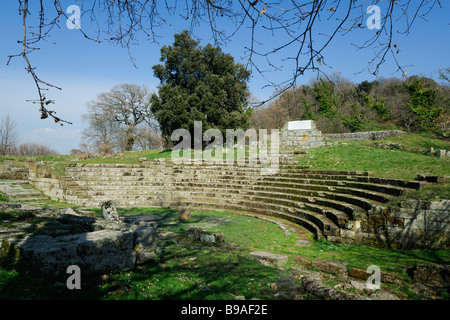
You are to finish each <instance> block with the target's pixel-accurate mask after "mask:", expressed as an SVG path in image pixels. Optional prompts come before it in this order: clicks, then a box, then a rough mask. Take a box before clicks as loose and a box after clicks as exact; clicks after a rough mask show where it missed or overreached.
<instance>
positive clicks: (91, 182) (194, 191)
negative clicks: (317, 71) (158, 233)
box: [66, 161, 421, 241]
mask: <svg viewBox="0 0 450 320" xmlns="http://www.w3.org/2000/svg"><path fill="white" fill-rule="evenodd" d="M263 169H264V167H263V166H248V165H227V164H225V165H214V164H209V165H205V164H201V165H177V164H173V163H172V162H171V161H165V162H163V161H161V162H152V163H149V164H145V165H116V164H101V165H98V164H96V165H94V164H84V165H81V164H79V165H73V166H71V167H68V168H67V169H66V173H67V175H68V177H67V178H66V179H68V180H72V181H71V182H70V183H69V184H67V189H66V192H67V193H68V194H70V193H71V188H72V189H73V187H74V183H75V184H76V185H77V186H78V187H77V188H79V190H78V191H77V192H72V195H73V197H72V202H74V203H77V204H80V205H91V206H99V205H101V203H103V202H104V201H107V200H114V201H115V202H116V205H118V206H176V205H188V206H191V207H192V208H197V209H218V210H229V211H242V212H252V213H256V214H263V215H270V216H276V217H280V218H283V219H286V220H290V221H292V222H295V223H297V224H299V225H301V226H303V227H305V228H306V229H308V230H310V231H311V232H312V233H313V234H314V235H315V236H316V237H317V238H325V239H327V240H329V241H339V238H340V237H341V235H342V234H343V233H344V232H345V231H352V230H353V231H354V230H357V229H358V228H359V225H360V222H361V221H363V220H364V219H366V218H367V211H368V210H370V209H371V208H372V207H373V206H383V204H384V203H386V202H388V201H390V200H391V199H392V198H393V197H396V196H399V195H401V194H402V193H403V192H404V191H405V190H407V189H418V188H420V186H421V183H420V182H418V181H404V180H396V179H380V178H374V177H370V176H369V175H368V173H367V172H355V171H330V170H311V169H309V168H307V167H305V166H300V165H295V164H280V165H279V168H278V170H277V171H276V173H273V174H267V172H265V171H264V170H263ZM70 186H71V187H70ZM73 190H74V189H73ZM69 200H70V199H69Z"/></svg>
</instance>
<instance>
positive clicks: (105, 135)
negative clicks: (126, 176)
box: [81, 31, 450, 153]
mask: <svg viewBox="0 0 450 320" xmlns="http://www.w3.org/2000/svg"><path fill="white" fill-rule="evenodd" d="M174 38H175V39H174V43H173V44H172V45H171V46H163V47H162V48H161V56H160V63H159V64H156V65H154V66H153V72H154V76H155V77H156V78H158V79H159V80H160V84H159V86H158V87H157V92H150V91H149V90H148V89H147V88H146V87H144V86H138V85H134V84H122V85H118V86H115V87H114V88H113V89H112V90H111V91H110V92H106V93H101V94H99V95H98V97H97V99H96V100H94V101H91V102H89V103H88V114H86V115H84V118H85V120H86V121H87V123H88V127H87V128H86V129H85V130H84V132H83V136H84V139H85V144H83V147H82V148H81V149H82V150H84V151H86V150H87V151H93V152H102V153H107V152H114V151H116V152H117V151H131V150H134V149H136V148H139V149H155V148H159V147H165V148H170V147H171V146H173V145H174V144H175V143H174V142H173V141H171V134H172V132H174V130H176V129H187V130H188V131H189V132H190V133H191V136H193V135H194V134H193V133H194V121H201V122H202V130H203V132H205V131H206V130H208V129H210V128H216V129H219V130H221V131H222V133H223V134H225V130H226V129H237V128H240V129H243V130H246V129H248V128H250V127H252V128H254V129H269V130H270V129H279V128H281V127H282V126H283V125H284V124H285V123H286V122H287V121H291V120H301V119H305V120H306V119H308V120H315V121H316V123H317V126H318V128H319V129H320V130H321V131H322V132H324V133H341V132H355V131H369V130H383V129H403V130H406V131H408V132H435V133H437V132H441V133H442V132H444V131H443V130H444V129H446V128H447V129H448V127H449V125H450V87H449V86H448V85H442V84H438V83H437V82H436V81H434V80H433V79H430V78H427V77H419V76H412V77H408V78H404V79H398V78H390V79H378V80H375V81H372V82H369V81H363V82H361V83H358V84H355V83H353V82H351V81H349V80H348V79H346V78H344V77H342V76H340V75H339V74H337V73H335V74H332V75H329V76H326V77H321V78H318V79H316V80H312V81H310V83H308V84H305V85H301V86H300V87H298V88H295V89H289V90H286V91H284V92H283V93H282V94H281V95H280V97H279V98H277V99H276V100H273V101H271V102H270V103H269V104H266V105H265V106H263V107H252V104H251V102H250V100H252V99H253V100H255V98H254V97H251V95H250V92H249V89H248V85H247V82H248V80H249V79H250V72H249V71H248V70H247V69H246V68H245V67H244V66H243V65H241V64H239V63H236V62H234V59H233V57H232V56H231V55H229V54H226V53H224V52H222V50H221V49H220V48H219V47H214V46H212V45H211V44H208V45H206V46H204V47H202V46H200V45H199V42H198V41H197V40H195V39H193V38H192V37H191V36H190V35H189V33H188V32H187V31H184V32H181V33H180V34H175V36H174ZM449 75H450V68H447V69H442V70H441V71H440V79H441V80H443V81H444V82H445V81H447V83H450V82H449V79H448V78H449ZM257 104H258V103H256V104H255V105H257ZM447 132H448V131H447Z"/></svg>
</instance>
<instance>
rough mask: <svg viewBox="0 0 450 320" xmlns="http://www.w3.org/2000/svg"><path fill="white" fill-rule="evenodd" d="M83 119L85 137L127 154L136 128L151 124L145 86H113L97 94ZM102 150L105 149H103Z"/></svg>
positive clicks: (130, 148)
mask: <svg viewBox="0 0 450 320" xmlns="http://www.w3.org/2000/svg"><path fill="white" fill-rule="evenodd" d="M88 109H89V112H88V114H87V115H86V116H85V117H86V119H88V122H89V128H88V129H87V130H86V131H85V134H84V135H85V137H87V138H91V140H92V139H93V140H96V141H97V143H98V145H104V146H106V145H109V146H118V145H119V146H120V144H122V148H120V149H123V150H125V151H131V150H132V149H133V146H134V144H135V141H136V138H137V132H136V130H137V127H138V126H139V125H140V124H142V123H144V122H147V123H148V124H149V125H153V123H154V120H153V116H152V113H151V111H150V93H149V91H148V89H147V88H146V87H141V86H138V85H135V84H122V85H118V86H115V87H114V88H112V89H111V91H109V92H106V93H101V94H99V95H98V96H97V100H95V101H91V102H90V103H89V104H88ZM103 151H105V150H103Z"/></svg>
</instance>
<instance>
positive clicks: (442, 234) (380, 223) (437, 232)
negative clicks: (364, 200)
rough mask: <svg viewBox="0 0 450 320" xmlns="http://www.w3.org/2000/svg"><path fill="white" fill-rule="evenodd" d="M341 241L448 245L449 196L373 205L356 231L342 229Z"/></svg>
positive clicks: (449, 228) (444, 246)
mask: <svg viewBox="0 0 450 320" xmlns="http://www.w3.org/2000/svg"><path fill="white" fill-rule="evenodd" d="M341 237H342V241H343V242H345V241H346V240H351V241H350V242H353V241H355V240H356V241H357V242H362V243H364V242H366V243H370V242H374V243H375V242H378V243H383V244H388V245H390V246H392V247H398V248H446V247H448V242H449V238H450V200H441V201H428V200H424V201H421V200H405V201H402V202H401V204H400V206H399V207H388V208H386V207H381V206H374V207H373V208H372V209H370V210H368V212H367V219H366V220H361V222H360V226H359V227H358V230H357V231H356V232H351V231H344V230H341Z"/></svg>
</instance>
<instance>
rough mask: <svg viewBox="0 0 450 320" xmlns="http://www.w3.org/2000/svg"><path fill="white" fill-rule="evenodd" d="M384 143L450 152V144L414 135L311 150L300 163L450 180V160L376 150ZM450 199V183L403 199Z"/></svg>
mask: <svg viewBox="0 0 450 320" xmlns="http://www.w3.org/2000/svg"><path fill="white" fill-rule="evenodd" d="M380 142H392V143H397V144H401V145H402V147H404V148H407V149H409V150H417V149H421V150H429V148H430V147H433V148H435V150H436V149H446V150H450V142H445V141H442V140H437V139H433V138H431V137H428V136H425V135H417V134H410V135H405V136H403V137H399V138H389V139H385V140H377V141H376V142H375V141H345V142H341V143H343V144H339V145H335V146H328V147H322V148H317V149H310V150H308V155H306V156H304V157H301V158H299V159H298V161H299V164H309V165H311V166H312V168H314V169H328V170H357V171H369V172H370V173H371V176H375V177H383V178H394V179H405V180H414V179H415V178H416V177H417V175H418V174H423V175H437V176H450V158H443V159H440V158H436V157H432V156H427V155H424V154H421V153H414V152H410V151H404V150H388V149H383V148H379V147H376V146H375V144H378V143H380ZM408 197H409V198H414V199H433V198H439V199H450V182H449V181H447V182H445V183H442V184H429V185H427V186H426V187H424V188H423V189H422V190H420V191H412V192H408V193H407V194H406V195H405V196H404V197H403V198H408Z"/></svg>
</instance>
